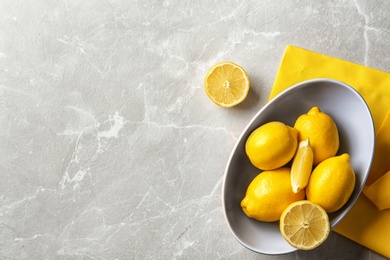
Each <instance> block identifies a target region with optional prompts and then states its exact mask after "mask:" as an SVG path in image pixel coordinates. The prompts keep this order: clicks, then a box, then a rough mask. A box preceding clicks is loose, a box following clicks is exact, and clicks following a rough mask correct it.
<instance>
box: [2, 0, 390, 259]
mask: <svg viewBox="0 0 390 260" xmlns="http://www.w3.org/2000/svg"><path fill="white" fill-rule="evenodd" d="M389 10H390V9H389V4H387V3H386V2H385V1H362V0H356V1H354V0H350V1H336V0H333V1H298V0H294V1H290V0H285V1H271V0H268V1H218V0H217V1H163V0H154V1H113V0H106V1H103V0H102V1H98V0H91V1H72V0H61V1H52V0H37V1H33V0H26V1H14V0H1V1H0V145H1V146H0V147H1V149H0V177H1V182H0V258H1V259H314V258H315V259H382V257H380V256H378V255H377V254H375V253H374V252H371V251H369V250H367V249H365V248H364V247H362V246H360V245H357V244H355V243H354V242H352V241H350V240H348V239H346V238H344V237H342V236H340V235H338V234H336V233H332V234H331V235H330V237H329V239H328V240H327V241H326V243H325V244H323V245H322V246H320V247H319V248H318V249H316V250H313V251H310V252H296V253H292V254H287V255H282V256H266V255H259V254H256V253H253V252H251V251H249V250H247V249H245V248H244V247H242V246H241V245H240V244H239V243H238V242H237V241H236V240H235V239H234V238H233V236H232V235H231V234H230V232H229V230H228V228H227V225H226V223H225V220H224V217H223V212H222V207H221V183H222V178H223V172H224V169H225V165H226V162H227V160H228V157H229V155H230V152H231V150H232V148H233V146H234V144H235V142H236V140H237V138H238V137H239V135H240V132H241V131H242V130H243V128H244V127H245V125H246V124H247V123H248V122H249V120H250V119H251V118H252V117H253V116H254V115H255V113H256V112H257V111H258V110H259V109H260V108H261V107H262V106H263V105H264V104H265V103H266V102H267V98H268V95H269V93H270V90H271V86H272V84H273V81H274V79H275V75H276V72H277V69H278V67H279V64H280V61H281V58H282V55H283V52H284V49H285V47H286V45H287V44H293V45H297V46H300V47H303V48H307V49H310V50H313V51H317V52H321V53H324V54H327V55H332V56H335V57H339V58H342V59H346V60H350V61H353V62H356V63H359V64H364V65H368V66H371V67H374V68H377V69H381V70H384V71H389V67H390V55H389V54H388V52H389V48H388V46H389V36H390V29H389V25H390V18H389V17H390V11H389ZM223 60H230V61H234V62H236V63H238V64H240V65H242V66H243V67H244V68H245V70H246V71H247V72H248V74H249V77H250V80H251V86H252V89H251V91H250V93H249V96H248V98H247V99H246V100H245V102H244V103H242V104H241V105H239V106H238V107H235V108H231V109H223V108H220V107H217V106H216V105H215V104H214V103H213V102H211V101H210V100H209V99H208V98H207V96H206V95H205V93H204V90H203V78H204V76H205V74H206V72H207V70H208V69H209V68H210V67H211V66H213V65H214V64H215V63H217V62H219V61H223Z"/></svg>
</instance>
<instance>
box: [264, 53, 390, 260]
mask: <svg viewBox="0 0 390 260" xmlns="http://www.w3.org/2000/svg"><path fill="white" fill-rule="evenodd" d="M313 78H331V79H335V80H339V81H342V82H345V83H346V84H348V85H350V86H352V87H353V88H355V89H356V90H357V91H358V92H359V93H360V94H361V95H362V96H363V98H364V99H365V101H366V102H367V104H368V106H369V108H370V110H371V113H372V116H373V119H374V126H375V129H376V148H375V153H374V161H373V164H372V169H371V171H370V175H369V177H368V180H367V182H366V185H367V187H365V189H364V194H362V195H361V196H360V197H359V199H358V200H357V202H356V204H355V205H354V207H353V208H352V209H351V211H350V212H349V213H348V214H347V216H346V217H345V218H344V219H343V220H342V221H341V222H340V223H339V224H338V225H337V226H336V228H335V231H336V232H338V233H340V234H341V235H344V236H346V237H348V238H350V239H352V240H354V241H356V242H357V243H359V244H361V245H363V246H366V247H367V248H370V249H371V250H373V251H375V252H378V253H379V254H382V255H384V256H386V257H388V258H390V172H389V170H390V169H389V168H390V163H389V158H390V132H389V131H390V113H389V111H390V74H389V73H385V72H383V71H379V70H376V69H372V68H369V67H366V66H362V65H358V64H355V63H352V62H348V61H345V60H341V59H337V58H334V57H330V56H326V55H323V54H319V53H315V52H312V51H308V50H305V49H302V48H299V47H295V46H287V48H286V50H285V54H284V57H283V60H282V63H281V65H280V68H279V70H278V73H277V76H276V79H275V82H274V86H273V88H272V91H271V94H270V99H272V98H273V97H275V96H276V95H277V94H279V93H280V92H281V91H283V90H284V89H286V88H288V87H290V86H292V85H294V84H296V83H299V82H301V81H304V80H308V79H313ZM356 120H359V119H358V118H357V119H356ZM386 172H389V173H388V174H385V173H386ZM386 187H387V188H386ZM381 209H382V210H381Z"/></svg>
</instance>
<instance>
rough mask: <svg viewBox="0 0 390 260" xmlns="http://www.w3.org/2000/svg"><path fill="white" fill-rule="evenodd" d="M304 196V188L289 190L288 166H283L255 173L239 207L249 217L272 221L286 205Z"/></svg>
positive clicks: (277, 217)
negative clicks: (294, 190) (295, 190)
mask: <svg viewBox="0 0 390 260" xmlns="http://www.w3.org/2000/svg"><path fill="white" fill-rule="evenodd" d="M304 197H305V192H304V190H302V191H300V192H298V193H294V192H293V191H292V190H291V183H290V168H286V167H284V168H279V169H276V170H272V171H264V172H262V173H260V174H259V175H257V176H256V177H255V178H254V179H253V180H252V182H251V183H250V184H249V186H248V189H247V191H246V194H245V197H244V199H243V200H242V201H241V207H242V209H243V211H244V213H245V214H246V215H247V216H248V217H250V218H254V219H257V220H260V221H266V222H273V221H277V220H279V218H280V215H281V214H282V212H283V210H284V209H285V208H286V207H287V206H288V205H290V204H291V203H292V202H294V201H298V200H302V199H304Z"/></svg>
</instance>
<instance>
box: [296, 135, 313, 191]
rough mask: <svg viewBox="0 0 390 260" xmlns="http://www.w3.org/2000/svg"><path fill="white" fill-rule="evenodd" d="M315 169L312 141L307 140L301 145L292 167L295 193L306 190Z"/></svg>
mask: <svg viewBox="0 0 390 260" xmlns="http://www.w3.org/2000/svg"><path fill="white" fill-rule="evenodd" d="M312 169H313V149H312V148H311V146H310V139H309V138H307V139H306V140H303V141H302V142H300V143H299V146H298V150H297V153H296V154H295V156H294V160H293V163H292V165H291V185H292V189H293V192H295V193H297V192H298V191H300V190H302V189H304V188H305V187H306V185H307V184H308V182H309V178H310V174H311V171H312Z"/></svg>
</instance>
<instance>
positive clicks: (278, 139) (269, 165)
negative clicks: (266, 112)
mask: <svg viewBox="0 0 390 260" xmlns="http://www.w3.org/2000/svg"><path fill="white" fill-rule="evenodd" d="M297 147H298V131H297V130H296V129H294V128H292V127H290V126H288V125H286V124H284V123H282V122H277V121H273V122H269V123H266V124H264V125H262V126H260V127H259V128H257V129H256V130H255V131H253V132H252V133H251V134H250V135H249V137H248V139H247V141H246V144H245V152H246V154H247V156H248V158H249V160H250V161H251V162H252V164H253V165H254V166H256V167H257V168H259V169H261V170H273V169H277V168H280V167H282V166H284V165H285V164H287V163H288V162H289V161H290V160H291V159H292V158H293V157H294V154H295V152H296V150H297Z"/></svg>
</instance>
